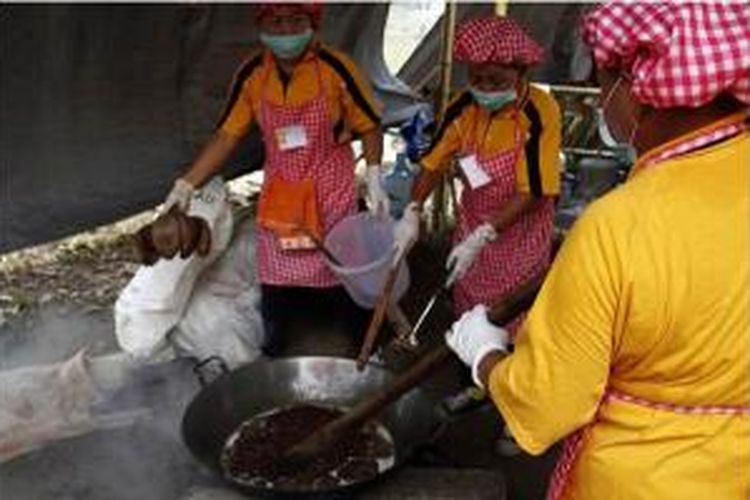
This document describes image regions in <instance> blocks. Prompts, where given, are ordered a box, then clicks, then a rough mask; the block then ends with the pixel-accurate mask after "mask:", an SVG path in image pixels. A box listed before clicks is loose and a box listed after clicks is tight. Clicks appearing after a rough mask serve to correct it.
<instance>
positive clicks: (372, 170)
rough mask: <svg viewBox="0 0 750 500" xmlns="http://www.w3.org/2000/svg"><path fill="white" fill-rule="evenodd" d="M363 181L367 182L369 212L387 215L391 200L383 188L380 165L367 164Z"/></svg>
mask: <svg viewBox="0 0 750 500" xmlns="http://www.w3.org/2000/svg"><path fill="white" fill-rule="evenodd" d="M365 182H366V184H367V198H366V199H367V208H368V209H369V210H370V213H371V214H373V215H377V216H386V215H389V213H390V208H391V202H390V200H389V199H388V195H387V194H386V192H385V190H384V189H383V184H382V182H381V178H380V165H367V169H366V170H365Z"/></svg>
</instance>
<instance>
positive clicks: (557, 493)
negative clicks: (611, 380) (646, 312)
mask: <svg viewBox="0 0 750 500" xmlns="http://www.w3.org/2000/svg"><path fill="white" fill-rule="evenodd" d="M744 119H745V116H744V114H741V115H739V116H737V117H732V118H730V120H728V123H721V124H720V126H718V127H709V128H707V129H706V130H705V131H704V133H701V134H699V135H696V136H692V137H690V138H689V139H688V140H684V141H679V142H677V143H675V144H673V145H671V146H669V147H667V148H664V149H662V150H661V151H659V152H655V153H656V154H653V155H648V156H647V157H645V158H643V159H642V160H641V161H639V162H638V163H637V164H636V165H635V166H634V167H633V172H634V173H636V172H641V171H643V170H644V169H647V168H651V167H653V166H654V165H656V164H657V163H660V162H663V161H666V160H668V159H671V158H674V157H676V156H679V155H683V154H687V153H689V152H691V151H694V150H696V149H699V148H702V147H705V146H707V145H709V144H712V143H715V142H718V141H721V140H724V139H727V138H730V137H733V136H735V135H737V134H739V133H741V132H744V131H745V130H746V129H747V127H746V126H745V123H744ZM612 401H621V402H625V403H630V404H635V405H638V406H644V407H646V408H653V409H656V410H662V411H671V412H674V413H681V414H685V415H750V407H746V406H724V405H720V406H717V405H706V406H684V405H675V404H671V403H663V402H656V401H649V400H647V399H644V398H640V397H638V396H633V395H630V394H626V393H623V392H619V391H615V390H612V389H608V390H607V391H606V392H605V394H604V398H603V399H602V401H601V402H600V404H599V409H600V410H601V407H602V406H603V405H606V404H608V403H610V402H612ZM596 421H597V419H596V418H595V419H594V421H593V422H591V423H590V424H588V425H587V426H585V427H583V428H581V429H579V430H577V431H576V432H574V433H573V434H571V435H570V436H568V437H567V438H566V439H565V442H564V443H563V449H562V453H561V454H560V458H559V459H558V460H557V464H556V465H555V470H554V471H553V473H552V479H551V480H550V485H549V488H548V490H547V500H562V499H563V498H564V497H565V490H566V488H567V485H568V484H570V478H571V472H572V471H573V467H574V466H575V463H576V460H577V458H578V457H579V456H580V454H581V451H582V450H583V447H584V446H585V444H586V437H587V435H588V434H589V432H590V431H591V429H592V428H593V427H594V425H596Z"/></svg>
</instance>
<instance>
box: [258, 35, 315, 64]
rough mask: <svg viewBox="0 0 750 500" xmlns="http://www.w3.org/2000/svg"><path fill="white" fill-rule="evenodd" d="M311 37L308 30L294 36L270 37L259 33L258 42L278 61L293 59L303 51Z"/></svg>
mask: <svg viewBox="0 0 750 500" xmlns="http://www.w3.org/2000/svg"><path fill="white" fill-rule="evenodd" d="M312 37H313V31H312V29H310V28H308V29H307V30H305V31H303V32H302V33H298V34H296V35H270V34H268V33H261V34H260V41H261V43H263V45H265V46H266V47H268V48H269V49H271V52H273V53H274V54H275V55H276V57H279V58H280V59H294V58H295V57H297V56H299V55H300V54H302V52H304V51H305V48H306V47H307V45H308V44H309V43H310V40H312Z"/></svg>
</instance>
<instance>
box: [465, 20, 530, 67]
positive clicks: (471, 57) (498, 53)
mask: <svg viewBox="0 0 750 500" xmlns="http://www.w3.org/2000/svg"><path fill="white" fill-rule="evenodd" d="M453 55H454V57H455V58H456V60H457V61H461V62H466V63H471V64H482V63H499V64H518V65H521V66H533V65H535V64H537V63H539V62H540V61H541V60H542V58H543V57H544V50H543V49H542V48H541V47H540V46H539V44H538V43H536V42H535V41H534V40H533V39H532V38H531V37H530V36H529V35H527V34H526V32H525V31H524V30H523V29H522V28H521V27H520V26H519V25H517V24H516V23H514V22H513V21H512V20H511V19H509V18H507V17H497V16H491V17H481V18H478V19H472V20H470V21H466V22H464V23H462V24H461V25H460V26H459V27H458V30H457V32H456V39H455V45H454V47H453Z"/></svg>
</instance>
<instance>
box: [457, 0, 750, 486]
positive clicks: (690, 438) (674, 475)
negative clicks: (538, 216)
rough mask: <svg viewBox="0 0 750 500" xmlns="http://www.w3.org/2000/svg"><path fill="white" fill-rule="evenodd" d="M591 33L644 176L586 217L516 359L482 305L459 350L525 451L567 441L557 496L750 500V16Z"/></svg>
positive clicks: (648, 7) (693, 10) (645, 17)
mask: <svg viewBox="0 0 750 500" xmlns="http://www.w3.org/2000/svg"><path fill="white" fill-rule="evenodd" d="M583 34H584V39H585V40H586V41H587V43H588V44H589V45H591V47H592V49H593V53H594V58H595V62H596V65H597V67H598V77H599V81H600V83H601V85H602V95H603V96H604V98H603V102H602V105H603V109H604V115H605V116H606V123H604V122H603V123H602V125H603V128H607V124H609V125H611V129H612V130H611V135H613V136H614V137H616V138H617V139H618V140H619V141H620V142H623V143H630V144H631V145H632V146H633V147H634V148H635V150H636V151H637V152H638V155H639V158H638V161H637V163H636V165H635V166H634V169H633V172H632V173H631V177H630V179H629V180H628V182H627V183H626V184H625V185H623V186H621V187H620V188H618V189H616V190H614V191H612V192H611V193H609V194H608V195H606V196H605V197H603V198H602V199H601V200H599V201H597V202H595V203H594V204H592V206H591V207H589V208H588V209H587V210H586V212H585V213H584V215H583V216H582V217H581V219H580V220H579V221H578V222H577V223H576V224H575V226H574V228H573V230H572V231H571V232H570V235H569V237H568V239H567V241H566V242H565V244H564V245H563V247H562V249H561V250H560V253H559V254H558V257H557V258H556V260H555V262H554V264H553V266H552V269H551V270H550V273H549V275H548V276H547V279H546V281H545V284H544V286H543V288H542V290H541V292H540V295H539V297H538V298H537V300H536V302H535V304H534V306H533V308H532V309H531V311H530V313H529V315H528V317H527V319H526V321H525V323H524V324H523V326H522V327H521V329H520V331H519V334H518V336H517V338H516V340H517V341H516V345H515V350H514V351H513V354H511V355H508V354H507V345H508V334H507V332H505V331H504V330H503V329H502V328H499V327H496V326H493V325H491V324H489V323H488V321H487V319H486V310H485V308H483V307H477V308H475V309H474V310H472V311H470V312H469V313H467V314H465V315H464V316H463V317H462V318H461V319H460V320H459V321H458V322H457V323H456V324H455V325H454V326H453V328H452V330H451V331H450V332H449V333H448V334H447V336H446V340H447V342H448V343H449V345H450V346H451V347H452V348H453V349H454V351H455V352H456V353H457V354H458V355H459V357H460V358H461V359H462V360H463V361H464V362H465V363H467V364H468V365H470V366H471V367H472V373H473V376H474V380H475V382H476V383H477V384H480V385H482V386H484V387H487V389H488V390H489V393H490V395H491V397H492V399H493V401H494V402H495V404H496V406H497V407H498V409H499V411H500V412H501V413H502V415H503V417H504V419H505V421H506V423H507V425H508V427H509V429H510V430H511V432H512V434H513V436H514V437H515V438H516V440H517V441H518V443H519V445H520V446H521V447H522V448H523V449H525V450H526V451H528V452H529V453H532V454H539V453H542V452H544V451H545V450H546V449H547V448H549V447H550V446H551V445H552V444H553V443H555V442H556V441H558V440H560V439H562V438H565V437H567V439H566V442H565V446H564V451H563V455H562V458H561V460H560V462H559V463H558V467H557V469H556V471H555V473H554V474H553V477H552V481H551V484H550V488H549V490H548V498H551V499H561V498H565V499H597V500H599V499H608V500H609V499H627V500H634V499H635V500H638V499H644V500H645V499H648V500H655V499H656V500H659V499H680V500H690V499H695V500H704V499H707V498H711V499H713V498H716V499H719V498H720V499H722V500H741V499H747V498H748V497H749V496H750V259H749V258H748V256H750V224H748V221H750V169H748V158H750V133H748V129H747V124H748V103H750V58H748V54H749V53H750V52H748V49H749V48H750V6H748V4H747V3H681V2H673V3H672V2H666V3H658V4H653V3H652V4H632V3H620V2H618V3H613V4H609V5H607V6H604V7H601V8H599V9H598V10H596V11H594V12H592V13H591V14H589V15H588V16H587V17H586V19H585V22H584V26H583ZM604 135H605V136H606V135H608V134H604Z"/></svg>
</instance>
